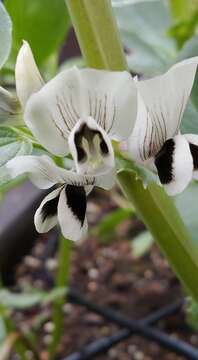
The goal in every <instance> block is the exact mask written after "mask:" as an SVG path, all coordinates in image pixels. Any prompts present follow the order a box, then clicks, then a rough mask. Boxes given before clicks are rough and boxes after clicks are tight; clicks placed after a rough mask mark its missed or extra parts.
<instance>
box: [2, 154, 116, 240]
mask: <svg viewBox="0 0 198 360" xmlns="http://www.w3.org/2000/svg"><path fill="white" fill-rule="evenodd" d="M6 167H7V169H8V171H9V173H10V175H11V177H12V178H15V177H16V176H18V175H21V174H24V173H26V174H28V176H29V177H30V180H31V181H32V182H33V183H34V184H35V185H36V186H37V187H39V188H40V189H48V188H51V187H53V186H54V187H55V188H54V189H53V190H52V191H51V192H50V193H49V194H48V195H47V196H46V197H45V198H44V200H43V201H42V202H41V205H40V206H39V208H38V210H37V211H36V213H35V217H34V222H35V226H36V229H37V231H38V232H39V233H44V232H47V231H49V230H50V229H52V228H53V227H54V226H55V225H56V224H57V222H58V223H59V225H60V227H61V231H62V234H63V235H64V237H65V238H68V239H70V240H74V241H76V240H79V239H81V238H82V237H83V236H84V235H85V234H86V232H87V219H86V205H87V194H88V193H89V192H90V191H91V189H92V188H93V186H99V187H102V188H104V189H110V188H111V187H112V185H113V183H112V179H113V176H112V175H110V176H109V173H108V172H107V173H105V174H103V175H97V176H90V175H81V174H76V173H74V172H72V171H69V170H66V169H63V168H60V167H58V166H56V165H55V163H54V162H53V161H52V159H51V158H50V157H48V156H45V155H44V156H18V157H16V158H14V159H12V160H10V161H8V162H7V164H6Z"/></svg>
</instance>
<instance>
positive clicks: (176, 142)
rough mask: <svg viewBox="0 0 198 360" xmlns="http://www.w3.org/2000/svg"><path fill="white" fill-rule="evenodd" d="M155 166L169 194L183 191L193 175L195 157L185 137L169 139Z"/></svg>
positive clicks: (157, 156)
mask: <svg viewBox="0 0 198 360" xmlns="http://www.w3.org/2000/svg"><path fill="white" fill-rule="evenodd" d="M155 166H156V168H157V172H158V175H159V178H160V181H161V183H162V184H163V185H164V188H165V190H166V191H167V193H168V194H169V195H176V194H178V193H180V192H182V191H183V190H184V189H185V188H186V187H187V185H188V184H189V182H190V181H191V180H192V177H193V158H192V155H191V151H190V147H189V144H188V141H187V140H186V139H185V137H184V136H182V135H177V136H175V137H174V138H172V139H168V140H167V141H166V142H165V143H164V145H163V147H162V148H161V149H160V151H159V152H158V154H157V155H156V157H155Z"/></svg>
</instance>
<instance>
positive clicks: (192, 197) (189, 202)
mask: <svg viewBox="0 0 198 360" xmlns="http://www.w3.org/2000/svg"><path fill="white" fill-rule="evenodd" d="M196 199H198V182H197V181H194V182H192V183H191V184H190V185H189V186H188V188H187V189H186V190H185V191H184V192H183V193H181V194H179V195H177V196H176V197H175V204H176V206H177V208H178V210H179V211H180V213H181V216H182V219H183V221H184V223H185V224H186V226H187V227H188V229H189V231H190V233H191V236H192V238H193V240H194V241H195V242H196V244H197V246H198V202H197V200H196Z"/></svg>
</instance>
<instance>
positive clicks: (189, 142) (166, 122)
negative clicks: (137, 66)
mask: <svg viewBox="0 0 198 360" xmlns="http://www.w3.org/2000/svg"><path fill="white" fill-rule="evenodd" d="M197 64H198V57H195V58H191V59H188V60H185V61H183V62H181V63H178V64H176V65H174V66H173V67H172V68H171V69H170V70H169V71H168V72H167V73H165V74H164V75H161V76H158V77H156V78H153V79H150V80H146V81H137V80H136V79H133V78H132V76H131V75H130V74H129V73H128V72H127V71H103V70H95V69H78V68H76V67H73V68H71V69H69V70H64V71H62V72H61V73H59V74H58V75H57V76H56V77H55V78H54V79H52V80H51V81H49V82H48V83H46V84H45V82H44V80H43V79H42V77H41V75H40V73H39V70H38V68H37V66H36V63H35V60H34V57H33V54H32V52H31V49H30V46H29V45H28V43H27V42H24V44H23V46H22V47H21V49H20V51H19V54H18V57H17V62H16V69H15V73H16V90H17V96H18V99H19V101H20V103H21V106H22V109H23V115H24V121H25V123H26V125H27V127H28V128H29V129H30V130H31V132H32V133H33V135H34V137H35V138H36V139H37V141H38V142H39V143H40V144H41V145H42V146H43V147H44V148H45V149H46V150H47V151H48V152H49V153H50V154H52V156H53V155H54V156H56V157H57V156H60V157H65V156H67V155H68V154H71V156H72V158H73V163H74V167H73V169H71V170H66V169H64V168H61V167H58V166H57V165H56V164H55V163H54V161H53V160H52V159H51V157H49V156H47V155H42V156H33V155H32V156H18V157H16V158H14V159H12V160H10V161H8V163H7V165H6V166H7V169H8V170H9V173H10V175H11V177H12V178H14V177H16V176H18V175H20V174H23V173H26V174H28V175H29V177H30V179H31V181H32V182H33V183H34V184H35V185H36V186H38V187H39V188H41V189H47V188H52V191H51V192H50V193H49V194H48V195H47V196H46V197H45V198H44V200H43V201H42V203H41V205H40V207H39V208H38V210H37V211H36V214H35V226H36V229H37V231H38V232H41V233H42V232H46V231H48V230H50V229H51V228H52V227H53V226H55V225H56V224H57V222H58V223H59V225H60V227H61V231H62V233H63V235H64V236H65V237H66V238H69V239H71V240H78V239H80V238H82V237H83V236H84V234H85V233H86V231H87V219H86V204H87V195H88V193H89V192H90V191H91V190H92V189H93V187H94V186H99V187H101V188H104V189H110V188H111V187H112V186H113V184H114V181H115V173H116V171H115V160H114V151H113V146H112V143H111V140H116V141H123V140H125V141H126V140H127V143H128V152H129V154H130V156H131V158H132V159H133V160H135V161H136V162H137V163H140V164H143V165H144V166H147V167H149V168H150V169H151V170H152V171H154V172H156V173H157V174H158V176H159V179H160V181H161V183H162V184H163V185H164V187H165V189H166V191H167V192H168V193H169V194H172V195H174V194H176V193H178V192H181V191H182V190H183V189H184V188H185V187H186V186H187V185H188V183H189V182H190V181H191V179H192V178H193V177H194V178H198V175H197V173H198V136H197V135H192V134H188V135H181V134H180V131H179V128H180V122H181V119H182V115H183V113H184V110H185V107H186V104H187V101H188V98H189V96H190V93H191V89H192V86H193V82H194V78H195V74H196V69H197ZM1 93H2V94H4V92H3V90H2V91H1V92H0V97H1ZM4 95H5V94H4ZM0 101H2V99H1V98H0Z"/></svg>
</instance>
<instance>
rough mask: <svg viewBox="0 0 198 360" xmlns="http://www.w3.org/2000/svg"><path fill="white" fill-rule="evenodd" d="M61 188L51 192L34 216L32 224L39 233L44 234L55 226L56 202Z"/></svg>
mask: <svg viewBox="0 0 198 360" xmlns="http://www.w3.org/2000/svg"><path fill="white" fill-rule="evenodd" d="M60 191H61V188H58V189H55V190H53V191H52V192H51V193H50V194H48V195H47V196H46V197H45V198H44V199H43V201H42V203H41V205H40V206H39V208H38V209H37V211H36V213H35V215H34V223H35V227H36V230H37V231H38V232H39V233H45V232H47V231H49V230H50V229H52V228H53V227H54V226H55V225H56V224H57V211H58V200H59V195H60Z"/></svg>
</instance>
